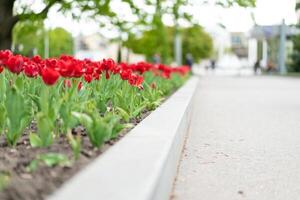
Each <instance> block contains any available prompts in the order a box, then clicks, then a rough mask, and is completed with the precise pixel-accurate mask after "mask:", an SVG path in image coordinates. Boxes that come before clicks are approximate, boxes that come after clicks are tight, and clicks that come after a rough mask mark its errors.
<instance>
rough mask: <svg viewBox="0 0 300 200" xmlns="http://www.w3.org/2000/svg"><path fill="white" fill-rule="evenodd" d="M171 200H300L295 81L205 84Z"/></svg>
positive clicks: (299, 96)
mask: <svg viewBox="0 0 300 200" xmlns="http://www.w3.org/2000/svg"><path fill="white" fill-rule="evenodd" d="M195 104H196V105H195V109H194V116H193V121H192V125H191V130H190V133H189V137H188V140H187V144H186V147H185V151H184V153H183V157H182V161H181V164H180V167H179V174H178V177H177V181H176V183H175V188H174V194H173V197H172V198H171V199H172V200H194V199H195V200H219V199H222V200H232V199H234V200H235V199H253V200H262V199H266V200H277V199H280V200H295V199H300V78H299V79H297V78H281V77H240V78H239V77H206V78H201V81H200V85H199V87H198V91H197V94H196V102H195Z"/></svg>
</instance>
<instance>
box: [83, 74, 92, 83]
mask: <svg viewBox="0 0 300 200" xmlns="http://www.w3.org/2000/svg"><path fill="white" fill-rule="evenodd" d="M83 78H84V80H85V82H87V83H90V82H92V80H93V75H91V74H85V75H84V76H83Z"/></svg>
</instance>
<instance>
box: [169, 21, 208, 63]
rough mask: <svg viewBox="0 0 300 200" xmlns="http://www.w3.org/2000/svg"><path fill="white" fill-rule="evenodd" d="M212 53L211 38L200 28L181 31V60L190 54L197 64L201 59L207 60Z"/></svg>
mask: <svg viewBox="0 0 300 200" xmlns="http://www.w3.org/2000/svg"><path fill="white" fill-rule="evenodd" d="M212 52H213V41H212V38H211V36H210V35H209V34H208V33H206V32H205V31H204V30H203V28H202V27H201V26H198V25H195V26H193V27H189V28H186V29H183V30H182V54H183V55H182V56H183V58H182V60H185V56H186V55H187V54H188V53H190V54H192V56H193V58H194V60H195V61H196V62H197V61H199V60H200V59H202V58H209V57H210V56H211V54H212ZM173 55H174V53H173Z"/></svg>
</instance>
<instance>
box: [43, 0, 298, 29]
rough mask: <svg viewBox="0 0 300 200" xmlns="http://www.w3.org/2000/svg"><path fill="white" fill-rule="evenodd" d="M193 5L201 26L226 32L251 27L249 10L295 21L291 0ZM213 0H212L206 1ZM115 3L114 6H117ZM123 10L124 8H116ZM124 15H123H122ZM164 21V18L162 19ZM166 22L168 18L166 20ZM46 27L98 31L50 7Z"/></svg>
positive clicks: (262, 18)
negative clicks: (222, 28)
mask: <svg viewBox="0 0 300 200" xmlns="http://www.w3.org/2000/svg"><path fill="white" fill-rule="evenodd" d="M191 1H193V2H196V4H195V5H194V6H193V7H192V8H189V11H190V12H191V13H192V14H194V16H195V19H196V21H197V22H199V23H200V24H201V25H202V26H205V27H207V28H213V27H214V26H216V24H218V23H221V24H223V25H224V26H225V27H226V28H227V30H229V31H234V32H236V31H242V32H245V31H248V30H249V29H250V28H251V27H252V26H253V20H252V18H251V14H250V13H251V12H253V13H254V16H255V20H256V22H257V23H258V24H260V25H273V24H279V23H281V21H282V19H285V21H286V23H287V24H295V23H296V21H297V18H296V13H295V0H257V7H256V8H246V9H245V8H239V7H233V8H229V9H224V8H221V7H217V6H214V5H213V4H212V5H200V4H199V5H197V1H198V0H191ZM210 1H213V0H210ZM117 6H118V5H116V7H117ZM118 10H122V11H123V12H125V13H126V9H124V8H122V9H120V8H119V9H118ZM125 15H126V14H125ZM165 20H166V22H167V23H168V19H165ZM169 21H170V19H169ZM46 23H47V26H50V27H57V26H60V27H64V28H66V29H67V30H69V31H70V32H72V34H73V35H78V34H80V33H82V34H91V33H94V32H97V31H99V27H98V25H97V24H96V23H94V22H92V21H89V20H81V22H74V20H72V19H71V17H65V16H63V15H61V14H59V13H57V12H55V11H54V10H53V11H51V12H50V13H49V17H48V20H47V22H46Z"/></svg>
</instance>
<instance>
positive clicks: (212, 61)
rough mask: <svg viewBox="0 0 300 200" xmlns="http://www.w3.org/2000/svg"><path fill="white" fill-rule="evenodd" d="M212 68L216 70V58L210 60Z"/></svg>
mask: <svg viewBox="0 0 300 200" xmlns="http://www.w3.org/2000/svg"><path fill="white" fill-rule="evenodd" d="M210 68H211V69H212V70H213V71H214V70H215V68H216V61H215V60H214V59H212V60H211V61H210Z"/></svg>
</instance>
